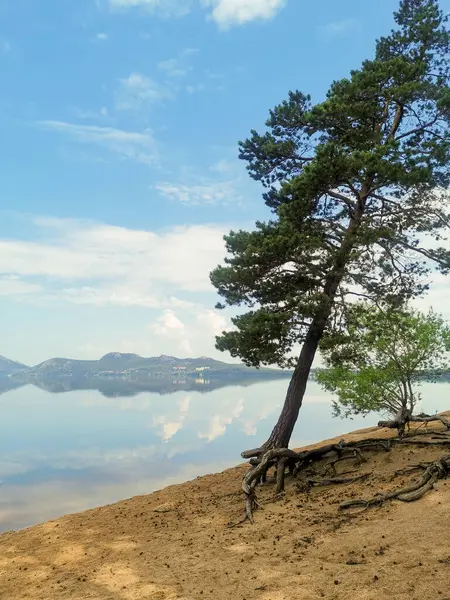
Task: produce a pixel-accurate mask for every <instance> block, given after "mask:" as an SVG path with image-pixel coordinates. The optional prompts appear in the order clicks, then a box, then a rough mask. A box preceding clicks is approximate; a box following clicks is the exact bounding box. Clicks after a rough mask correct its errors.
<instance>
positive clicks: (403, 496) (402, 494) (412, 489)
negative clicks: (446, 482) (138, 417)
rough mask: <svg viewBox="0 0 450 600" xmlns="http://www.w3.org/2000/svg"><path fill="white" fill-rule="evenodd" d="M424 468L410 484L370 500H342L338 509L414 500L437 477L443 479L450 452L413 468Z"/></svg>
mask: <svg viewBox="0 0 450 600" xmlns="http://www.w3.org/2000/svg"><path fill="white" fill-rule="evenodd" d="M420 468H424V469H425V470H424V472H423V474H422V475H421V477H420V478H419V479H418V480H417V481H416V482H415V483H412V484H411V485H408V486H405V487H403V488H400V489H397V490H393V491H392V492H389V493H387V494H379V495H377V496H374V497H373V498H371V499H370V500H348V501H347V502H343V503H342V504H341V505H340V506H339V510H345V509H347V508H355V507H360V508H369V507H370V506H379V505H380V504H383V503H384V502H387V501H388V500H394V499H396V500H400V501H401V502H414V501H415V500H418V499H419V498H422V496H423V495H424V494H425V493H426V492H428V491H429V490H431V489H432V488H433V485H434V484H435V483H436V481H438V480H439V479H444V478H445V477H447V476H448V475H449V473H450V454H446V455H444V456H441V458H440V459H439V460H436V461H434V462H432V463H429V464H427V465H425V464H424V465H416V466H415V467H414V469H420Z"/></svg>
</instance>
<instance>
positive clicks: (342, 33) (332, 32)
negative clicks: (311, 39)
mask: <svg viewBox="0 0 450 600" xmlns="http://www.w3.org/2000/svg"><path fill="white" fill-rule="evenodd" d="M361 27H362V25H361V22H360V21H358V19H353V18H350V19H343V20H341V21H333V22H330V23H327V24H326V25H322V26H321V27H319V35H320V37H321V38H322V39H323V40H325V41H331V40H335V39H338V38H343V37H347V36H348V35H349V34H350V33H354V32H355V31H361Z"/></svg>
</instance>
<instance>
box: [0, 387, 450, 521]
mask: <svg viewBox="0 0 450 600" xmlns="http://www.w3.org/2000/svg"><path fill="white" fill-rule="evenodd" d="M287 384H288V382H287V381H286V380H281V381H266V382H264V383H259V384H255V385H249V386H248V385H247V386H228V387H222V388H218V389H215V390H212V391H210V392H209V393H200V392H199V391H195V390H189V391H177V392H175V393H173V394H171V395H160V394H159V393H151V392H144V393H141V394H139V395H137V396H135V397H130V396H127V395H124V394H122V393H121V392H122V391H123V390H121V391H120V393H121V395H120V396H117V395H116V396H113V395H111V396H105V395H102V394H101V393H100V392H99V391H96V390H74V391H70V392H66V393H49V392H47V391H45V390H42V389H39V388H37V387H34V386H26V387H21V388H17V389H14V390H9V391H8V392H7V393H4V394H3V395H2V396H1V397H0V407H1V417H2V418H1V422H0V435H1V437H0V482H1V484H0V486H1V489H0V529H1V530H7V529H11V528H14V529H18V528H22V527H26V526H28V525H31V524H33V523H37V522H41V521H45V520H48V519H51V518H54V517H57V516H59V515H61V514H65V513H68V512H75V511H79V510H83V509H85V508H89V507H94V506H98V505H103V504H107V503H111V502H114V501H116V500H119V499H122V498H126V497H130V496H133V495H137V494H145V493H148V492H151V491H153V490H155V489H159V488H161V487H164V486H166V485H169V484H172V483H177V482H181V481H184V480H187V479H191V478H194V477H196V476H199V475H203V474H205V473H209V472H216V471H219V470H222V469H225V468H227V467H229V466H232V465H234V464H236V463H237V462H239V461H240V457H239V453H240V451H241V450H242V449H245V448H248V447H254V446H255V445H257V444H258V443H259V442H261V441H262V440H264V439H265V438H266V436H267V435H268V434H269V432H270V430H271V427H272V426H273V423H274V421H275V419H276V417H277V416H278V413H279V410H280V407H281V402H282V400H283V397H284V393H285V391H286V388H287ZM448 390H449V388H448V385H447V384H427V385H424V386H423V397H424V402H423V406H422V407H421V408H422V409H423V410H426V411H429V412H433V411H434V410H438V411H441V410H446V409H448V408H449V407H448V403H447V393H448ZM375 422H376V417H372V418H371V419H370V420H363V419H361V418H360V419H357V420H355V421H353V422H352V421H342V420H335V419H332V418H331V407H330V397H329V396H328V395H326V394H325V393H324V392H323V391H322V390H321V389H320V387H319V386H318V385H317V384H316V383H315V382H310V384H309V388H308V397H307V399H306V401H305V404H304V407H303V409H302V412H301V418H300V420H299V423H298V425H297V428H296V430H295V433H294V437H293V444H294V445H301V444H307V443H310V442H313V441H317V440H320V439H323V438H326V437H330V436H334V435H339V434H340V433H343V432H345V431H348V430H351V429H355V428H358V427H364V426H369V425H371V424H373V423H375Z"/></svg>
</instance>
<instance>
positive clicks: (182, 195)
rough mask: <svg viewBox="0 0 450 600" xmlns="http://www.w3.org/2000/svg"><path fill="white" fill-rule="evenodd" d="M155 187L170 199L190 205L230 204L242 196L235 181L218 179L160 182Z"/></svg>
mask: <svg viewBox="0 0 450 600" xmlns="http://www.w3.org/2000/svg"><path fill="white" fill-rule="evenodd" d="M155 188H156V189H157V190H158V192H160V193H161V194H162V195H163V196H166V197H167V198H169V199H170V200H176V201H178V202H181V203H182V204H187V205H189V206H202V205H222V206H224V205H228V204H231V203H235V202H237V201H240V200H241V199H242V198H241V196H240V195H239V194H238V192H237V191H236V182H235V181H217V182H208V183H200V184H197V185H187V184H183V183H168V182H165V183H158V184H157V185H155Z"/></svg>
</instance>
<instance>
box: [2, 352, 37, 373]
mask: <svg viewBox="0 0 450 600" xmlns="http://www.w3.org/2000/svg"><path fill="white" fill-rule="evenodd" d="M29 368H30V367H27V365H23V364H22V363H19V362H16V361H14V360H9V358H5V357H4V356H0V377H1V376H2V375H9V374H10V373H20V372H24V371H28V370H29Z"/></svg>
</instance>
